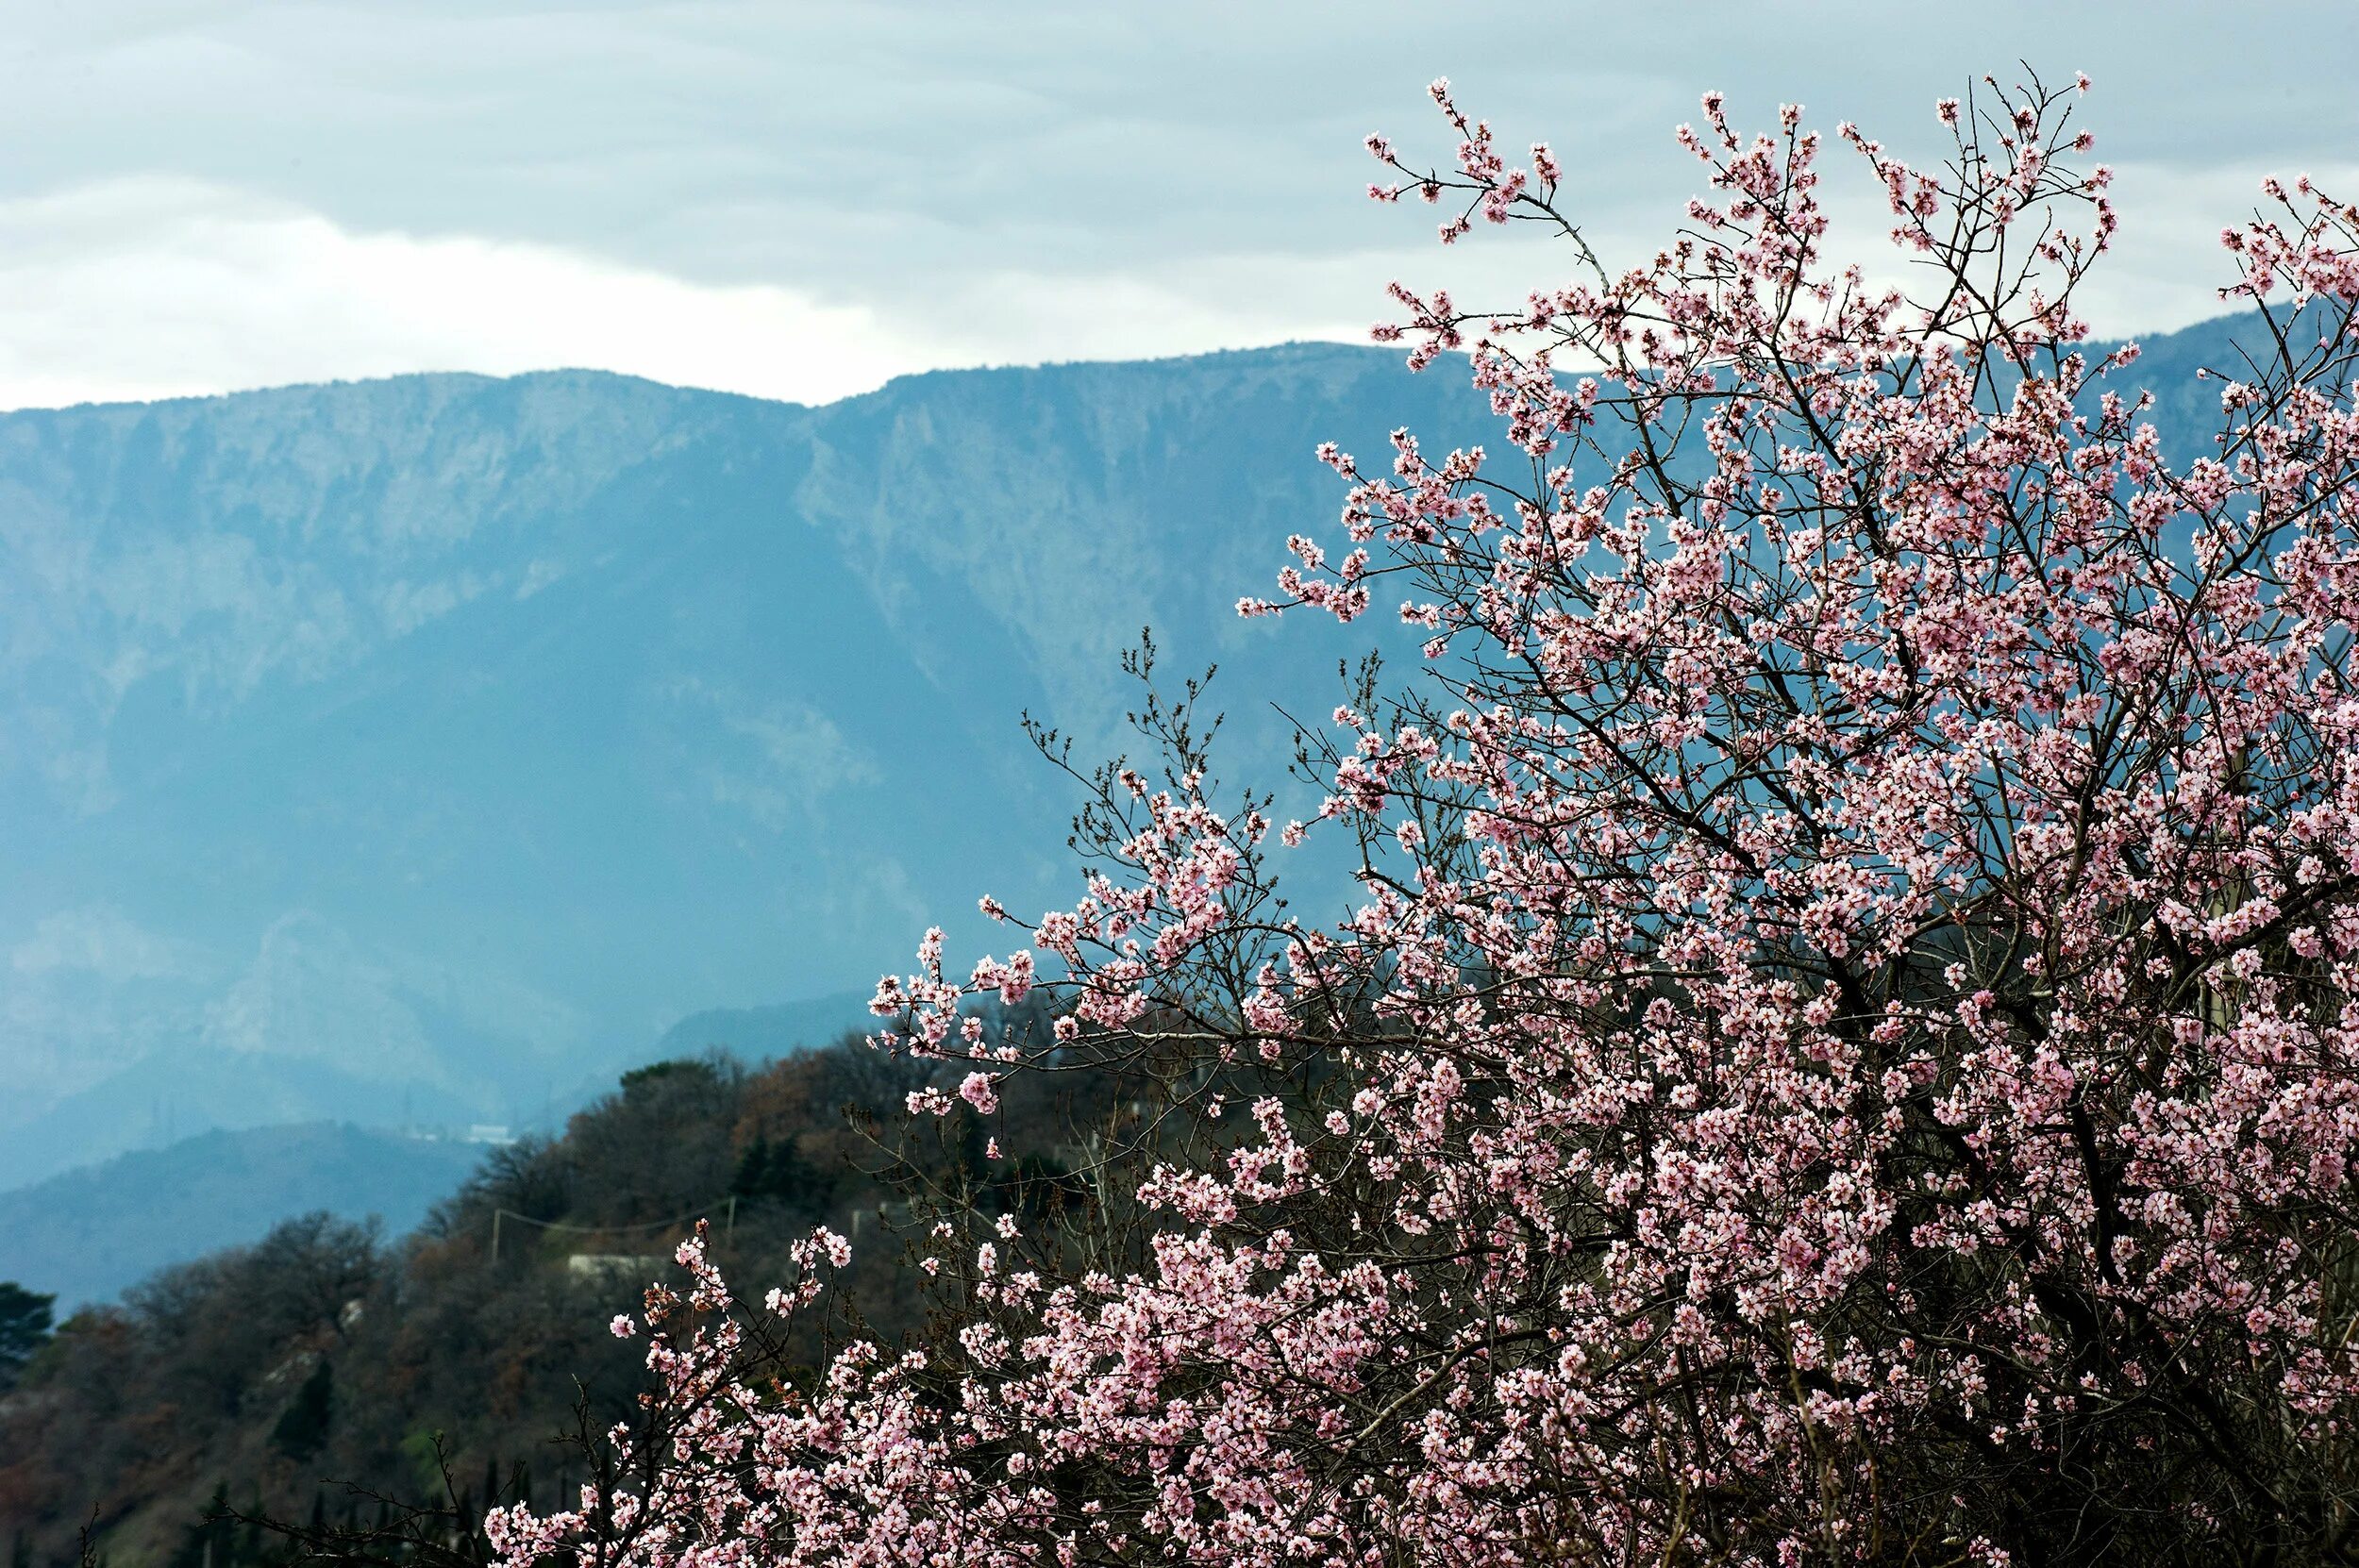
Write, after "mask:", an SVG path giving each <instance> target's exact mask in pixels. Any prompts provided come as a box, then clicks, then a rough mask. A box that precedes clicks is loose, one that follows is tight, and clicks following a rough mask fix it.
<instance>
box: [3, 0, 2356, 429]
mask: <svg viewBox="0 0 2359 1568" xmlns="http://www.w3.org/2000/svg"><path fill="white" fill-rule="evenodd" d="M2354 15H2359V11H2354V9H2353V8H2351V7H2350V6H2349V5H2318V6H2314V7H2304V6H2292V5H2284V6H2228V5H2221V4H2217V3H2214V4H2203V5H2194V4H2188V5H2167V4H2155V3H2151V0H2149V3H2144V4H2137V5H2119V6H2114V5H2072V6H2065V5H2060V4H2056V3H2055V0H2042V3H2038V4H2025V5H2012V4H2010V5H1997V4H1983V5H1976V6H1970V7H1969V6H1966V5H1957V4H1941V5H1925V6H1911V7H1905V8H1904V7H1901V6H1899V5H1894V4H1879V5H1860V6H1842V5H1774V4H1756V5H1748V6H1733V5H1732V6H1709V5H1678V4H1671V3H1668V0H1634V3H1633V0H1617V3H1616V4H1614V5H1612V6H1593V5H1585V4H1583V5H1548V4H1538V3H1531V4H1521V5H1501V6H1478V5H1473V4H1468V3H1466V0H1450V3H1449V4H1426V5H1393V4H1383V3H1378V0H1353V3H1351V4H1347V5H1335V6H1325V5H1307V4H1302V5H1289V4H1286V3H1284V0H1261V3H1258V4H1250V5H1184V4H1182V5H1161V6H1147V5H1145V4H1129V3H1121V0H1094V3H1086V4H1074V5H1057V4H1046V3H1031V0H1024V3H1017V0H962V3H957V4H887V3H862V4H851V3H845V4H837V5H817V4H803V3H800V0H759V3H745V4H720V3H714V4H694V5H648V4H627V3H619V0H617V3H605V4H601V3H598V0H575V3H572V4H565V5H558V4H545V5H542V4H515V3H500V0H381V3H343V0H297V3H291V4H253V3H247V4H237V3H230V0H0V407H23V406H28V405H42V404H55V403H66V402H75V401H82V400H87V399H92V398H126V397H154V396H162V395H169V394H175V393H184V392H215V391H222V390H227V389H234V388H240V387H252V386H262V385H270V384H276V383H281V382H289V381H301V380H320V379H326V378H335V377H350V376H362V375H386V374H391V373H395V372H401V371H410V370H446V369H471V370H482V371H492V372H510V371H517V370H526V369H535V368H544V367H550V366H558V365H590V366H598V367H603V368H607V369H612V370H620V371H630V372H635V373H638V374H641V375H651V376H655V377H657V378H659V379H662V380H667V381H675V382H680V383H686V384H691V385H699V386H708V387H720V388H727V389H731V390H736V391H743V392H757V393H761V394H764V395H769V396H778V397H788V398H795V399H798V400H802V401H817V400H823V399H827V398H831V397H836V396H841V395H843V394H845V393H847V392H857V391H862V390H864V389H866V388H869V387H873V386H876V385H877V384H878V383H879V382H881V381H883V380H884V379H885V378H887V377H888V376H891V375H897V374H901V373H903V372H906V371H911V370H918V369H925V368H929V367H936V366H945V365H965V364H977V363H1006V362H1019V361H1038V360H1044V359H1079V358H1106V357H1129V356H1143V355H1152V354H1172V353H1181V352H1191V351H1196V350H1201V349H1208V348H1215V347H1235V346H1245V345H1249V344H1257V343H1266V342H1277V341H1281V340H1284V339H1288V338H1302V337H1326V338H1351V339H1356V338H1359V337H1361V336H1362V335H1363V334H1364V330H1365V327H1366V325H1367V324H1368V323H1369V322H1371V321H1372V320H1374V319H1376V318H1377V317H1378V316H1379V315H1380V314H1382V313H1383V304H1384V302H1383V299H1382V297H1381V288H1382V285H1383V283H1384V281H1385V280H1386V279H1387V278H1389V277H1393V276H1400V277H1403V278H1405V279H1408V280H1410V281H1413V282H1414V281H1418V280H1421V279H1430V278H1432V277H1436V276H1439V275H1442V274H1443V269H1442V257H1441V255H1440V253H1439V252H1438V250H1437V248H1436V247H1435V246H1433V244H1432V243H1431V239H1430V236H1431V222H1430V213H1429V211H1428V209H1424V208H1422V207H1415V206H1403V207H1400V208H1394V209H1383V208H1379V207H1376V206H1374V205H1373V204H1371V203H1369V202H1367V201H1366V200H1365V198H1364V195H1363V194H1362V193H1361V192H1363V190H1364V187H1365V184H1366V182H1367V180H1368V179H1369V178H1370V177H1371V175H1372V174H1373V172H1374V166H1373V165H1372V164H1371V163H1370V162H1369V161H1368V159H1367V158H1366V155H1365V154H1364V152H1363V151H1362V150H1361V147H1360V144H1359V143H1360V139H1361V137H1362V136H1364V134H1366V133H1367V132H1368V131H1370V130H1373V129H1382V130H1385V131H1387V132H1388V133H1390V134H1392V135H1393V136H1394V137H1395V138H1396V139H1397V141H1398V142H1401V143H1402V145H1403V146H1404V148H1407V149H1414V150H1419V151H1430V152H1432V153H1434V154H1436V155H1446V154H1447V148H1448V142H1447V140H1446V138H1445V137H1444V136H1443V135H1442V134H1441V132H1440V126H1439V121H1438V119H1437V118H1436V117H1435V116H1434V115H1433V113H1432V112H1431V110H1430V108H1429V106H1428V105H1427V104H1426V102H1425V100H1424V98H1423V95H1422V88H1423V86H1424V84H1425V83H1426V82H1427V81H1428V80H1429V79H1430V78H1431V77H1432V76H1434V75H1442V74H1447V75H1449V76H1451V77H1452V78H1453V79H1454V80H1455V81H1456V82H1457V83H1458V84H1459V86H1460V90H1461V96H1462V99H1463V100H1464V102H1465V103H1466V104H1467V105H1468V106H1469V107H1470V108H1474V109H1477V110H1478V111H1480V112H1482V113H1484V114H1487V115H1488V116H1489V117H1490V118H1491V119H1492V120H1493V121H1494V122H1495V123H1496V124H1497V125H1498V126H1499V127H1500V129H1501V131H1502V133H1503V134H1504V135H1505V136H1506V137H1507V138H1508V139H1509V141H1510V142H1511V143H1517V144H1519V143H1523V142H1531V141H1532V140H1535V139H1547V140H1548V141H1550V142H1553V143H1554V144H1555V145H1556V147H1557V148H1558V150H1559V152H1560V154H1561V155H1563V156H1564V158H1565V160H1566V162H1567V164H1568V165H1569V166H1570V167H1571V170H1572V177H1571V183H1572V185H1573V187H1574V190H1575V192H1576V204H1577V207H1578V209H1579V210H1581V212H1582V213H1584V214H1586V216H1587V218H1588V221H1589V223H1590V225H1591V227H1592V229H1593V230H1594V232H1595V233H1596V234H1597V235H1598V238H1599V239H1600V241H1601V242H1603V247H1604V248H1606V249H1607V250H1608V251H1609V252H1613V251H1615V250H1620V251H1623V252H1626V253H1627V252H1630V251H1631V250H1633V249H1635V248H1636V247H1639V246H1644V247H1645V248H1646V249H1647V250H1651V249H1652V248H1653V243H1654V242H1655V240H1656V238H1657V237H1658V236H1660V235H1661V234H1663V233H1664V232H1665V231H1666V230H1667V228H1668V227H1669V226H1670V225H1672V224H1673V223H1674V222H1676V220H1677V217H1678V214H1679V211H1680V208H1681V203H1682V202H1683V200H1684V198H1685V197H1686V195H1687V194H1688V193H1690V192H1691V191H1692V190H1693V189H1694V187H1695V184H1696V180H1695V174H1694V166H1693V165H1692V164H1691V163H1689V162H1687V161H1686V160H1685V158H1684V157H1683V155H1681V154H1680V153H1679V152H1678V151H1677V149H1676V148H1675V147H1673V145H1672V144H1671V141H1670V131H1671V128H1672V126H1673V125H1676V124H1678V123H1679V122H1680V121H1681V120H1684V119H1689V118H1692V117H1693V116H1694V114H1695V105H1696V99H1697V96H1698V93H1699V92H1702V91H1703V90H1704V89H1707V88H1721V89H1724V90H1726V91H1727V92H1729V93H1730V94H1731V97H1732V109H1733V111H1734V112H1735V114H1736V116H1737V118H1738V119H1739V120H1740V121H1741V122H1744V123H1748V124H1754V125H1758V124H1761V123H1764V122H1765V121H1767V120H1769V119H1770V117H1772V116H1773V115H1774V113H1775V110H1776V106H1777V104H1778V103H1779V102H1780V101H1782V100H1799V101H1800V102H1802V103H1803V104H1805V105H1806V106H1807V107H1808V108H1809V110H1810V114H1811V117H1812V120H1813V122H1814V123H1815V124H1819V125H1824V126H1827V127H1830V128H1831V127H1832V125H1833V124H1834V122H1835V121H1837V120H1839V119H1843V118H1850V119H1854V120H1857V121H1859V122H1860V123H1861V124H1862V125H1865V127H1866V128H1867V129H1868V130H1869V131H1870V132H1871V134H1877V135H1881V136H1882V137H1883V138H1884V139H1885V140H1886V141H1888V142H1892V143H1893V144H1894V145H1895V146H1896V147H1897V148H1899V150H1902V151H1904V152H1905V151H1909V150H1912V149H1915V150H1921V151H1924V152H1926V153H1928V154H1931V153H1932V151H1933V150H1934V149H1935V147H1936V145H1937V143H1936V140H1935V135H1936V132H1937V128H1938V127H1937V126H1936V125H1934V123H1933V120H1932V111H1931V105H1932V100H1933V99H1935V98H1937V97H1940V96H1943V95H1945V94H1949V93H1954V92H1959V91H1960V90H1961V89H1962V88H1963V87H1964V86H1965V85H1966V82H1967V81H1968V79H1969V78H1970V77H1972V76H1974V75H1980V74H1982V73H1983V72H1986V71H1987V72H1990V73H1994V74H1997V75H2002V76H2005V75H2011V74H2013V73H2015V72H2016V70H2017V69H2018V68H2017V67H2016V61H2017V60H2018V59H2028V60H2029V61H2030V62H2031V63H2032V64H2033V66H2035V67H2036V68H2038V69H2039V70H2040V71H2041V72H2042V73H2044V74H2048V75H2055V76H2060V77H2066V78H2068V77H2069V75H2070V74H2071V73H2072V72H2073V71H2074V70H2076V69H2084V70H2086V71H2088V72H2089V73H2090V74H2091V75H2093V76H2094V77H2096V79H2097V92H2096V93H2095V94H2094V96H2093V97H2092V99H2091V101H2090V102H2089V104H2088V105H2087V106H2086V122H2085V123H2087V124H2089V125H2092V126H2094V128H2095V129H2096V130H2097V132H2098V135H2099V142H2100V145H2099V152H2100V157H2102V158H2105V159H2106V160H2108V161H2111V162H2113V163H2114V164H2115V165H2116V167H2117V168H2118V169H2119V170H2120V171H2121V185H2120V192H2121V196H2122V203H2123V208H2124V223H2125V238H2124V243H2123V245H2122V248H2121V254H2120V255H2119V256H2118V258H2117V259H2116V260H2115V261H2114V262H2113V263H2112V265H2111V267H2110V269H2109V271H2108V272H2107V273H2106V274H2105V275H2104V276H2103V278H2102V280H2101V286H2100V287H2099V288H2098V289H2097V290H2096V291H2095V292H2093V293H2092V294H2091V295H2090V296H2089V297H2088V300H2087V302H2086V304H2087V308H2088V309H2089V310H2090V312H2091V313H2092V315H2093V316H2094V318H2095V319H2096V321H2097V324H2098V325H2099V327H2100V330H2103V331H2107V332H2132V331H2136V330H2140V329H2157V328H2163V327H2168V326H2174V325H2183V324H2184V323H2186V322H2189V321H2193V320H2196V319H2199V318H2200V317H2202V316H2204V315H2206V314H2210V313H2213V312H2214V311H2215V310H2216V309H2217V304H2216V301H2215V298H2214V295H2213V293H2212V289H2213V287H2214V286H2215V285H2216V284H2217V282H2218V281H2219V280H2220V278H2221V276H2222V270H2221V267H2220V265H2219V261H2218V259H2217V245H2216V242H2215V236H2216V235H2217V232H2218V230H2219V228H2220V226H2221V225H2223V224H2225V223H2229V222H2233V221H2234V219H2235V218H2236V217H2237V216H2238V215H2239V214H2240V213H2242V212H2246V211H2249V210H2250V207H2251V204H2252V199H2253V197H2252V188H2253V184H2254V182H2255V181H2256V180H2257V178H2258V177H2259V176H2260V175H2262V174H2263V173H2264V172H2267V171H2270V170H2277V171H2283V172H2285V173H2299V172H2303V171H2307V172H2310V173H2312V174H2314V175H2317V176H2319V177H2320V178H2321V179H2322V180H2325V181H2327V182H2329V185H2330V189H2334V188H2336V187H2337V186H2339V188H2340V189H2342V190H2345V191H2351V190H2359V179H2354V178H2351V177H2349V176H2348V175H2347V174H2346V170H2347V168H2348V167H2349V166H2350V165H2351V164H2353V163H2359V141H2354V137H2353V131H2354V129H2359V93H2354V92H2353V91H2352V89H2351V80H2352V74H2353V67H2354V65H2359V50H2355V49H2354V45H2359V25H2354V23H2353V21H2352V20H2351V19H2352V17H2353V16H2354ZM1872 232H1873V231H1872V228H1871V229H1869V230H1868V233H1869V234H1871V235H1872ZM1477 238H1478V239H1482V240H1491V239H1493V237H1492V236H1489V235H1484V234H1481V233H1479V234H1478V236H1477ZM1609 259H1611V257H1609ZM1555 268H1556V263H1555V259H1554V258H1553V257H1552V256H1550V255H1549V254H1548V252H1547V251H1546V249H1545V247H1542V248H1537V249H1535V248H1534V247H1533V246H1531V245H1530V244H1525V243H1515V242H1507V243H1497V242H1494V243H1490V244H1486V245H1484V246H1483V247H1482V248H1481V250H1480V251H1479V252H1477V253H1476V254H1475V255H1474V256H1473V257H1472V258H1470V259H1467V260H1465V261H1464V262H1463V263H1461V264H1460V268H1459V270H1460V272H1462V273H1463V272H1464V271H1466V270H1468V269H1471V270H1472V271H1473V272H1474V273H1476V274H1479V275H1489V276H1492V277H1496V278H1497V279H1498V280H1499V281H1500V283H1501V284H1502V285H1504V286H1506V287H1508V288H1509V289H1510V290H1511V292H1510V293H1509V295H1508V297H1516V296H1519V295H1520V294H1521V293H1522V292H1523V290H1524V289H1525V288H1526V287H1527V286H1529V285H1531V284H1532V283H1535V282H1539V281H1544V280H1547V279H1548V278H1550V277H1552V276H1553V275H1554V274H1555Z"/></svg>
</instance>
